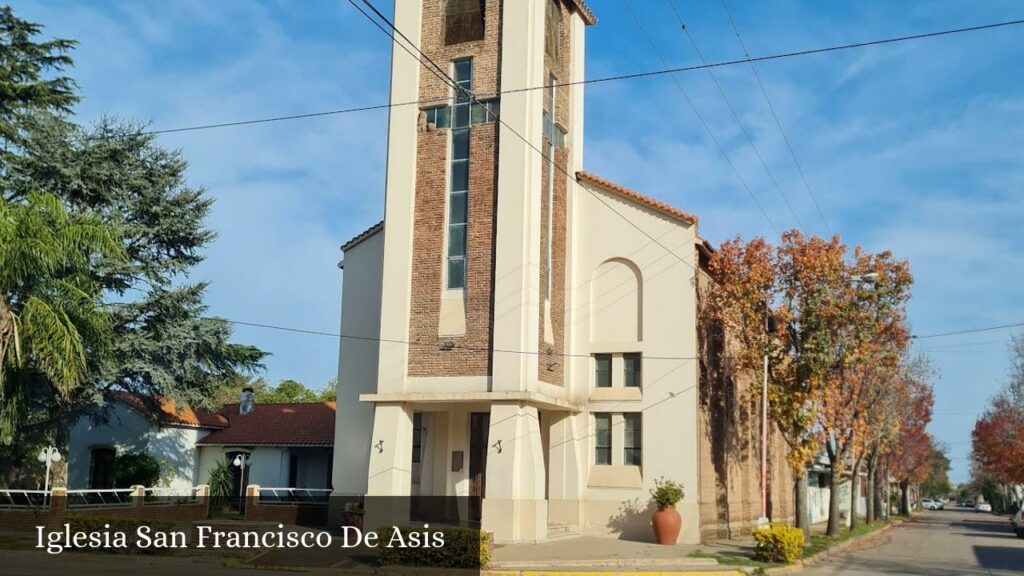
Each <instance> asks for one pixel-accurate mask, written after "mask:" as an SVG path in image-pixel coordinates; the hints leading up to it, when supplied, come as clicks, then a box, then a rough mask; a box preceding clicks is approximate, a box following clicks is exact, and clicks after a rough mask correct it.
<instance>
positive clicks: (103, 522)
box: [64, 514, 175, 554]
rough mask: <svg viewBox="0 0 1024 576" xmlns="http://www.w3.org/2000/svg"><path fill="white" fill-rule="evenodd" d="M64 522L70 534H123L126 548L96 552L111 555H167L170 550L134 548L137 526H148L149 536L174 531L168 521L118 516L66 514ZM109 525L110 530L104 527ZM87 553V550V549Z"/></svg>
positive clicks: (173, 525)
mask: <svg viewBox="0 0 1024 576" xmlns="http://www.w3.org/2000/svg"><path fill="white" fill-rule="evenodd" d="M64 522H65V523H67V524H69V525H70V527H71V531H72V532H101V533H104V532H109V533H111V534H113V533H114V532H124V533H125V534H127V535H128V547H127V548H98V549H96V550H97V551H102V552H109V553H111V554H168V553H171V552H172V550H169V549H165V548H157V547H155V546H150V547H149V548H139V547H137V546H135V544H136V540H135V532H136V530H138V528H139V526H149V527H150V528H151V530H152V531H151V534H152V533H155V532H170V531H173V530H175V524H174V522H171V521H170V520H143V519H137V518H122V517H120V516H93V515H90V514H68V515H67V516H65V517H64ZM107 525H109V526H110V528H107V527H106V526H107ZM87 551H88V549H87Z"/></svg>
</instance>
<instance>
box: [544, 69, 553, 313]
mask: <svg viewBox="0 0 1024 576" xmlns="http://www.w3.org/2000/svg"><path fill="white" fill-rule="evenodd" d="M545 92H546V93H547V101H548V107H547V110H545V111H544V134H545V135H546V136H547V137H548V145H547V156H548V179H547V181H546V182H544V186H545V187H546V188H547V199H548V207H547V208H548V209H547V214H546V216H547V220H548V241H547V245H546V246H545V249H544V271H545V275H546V277H547V282H546V284H545V286H544V300H546V301H550V300H551V286H552V278H551V276H552V274H551V270H552V265H551V260H552V248H551V247H552V246H553V245H554V239H553V238H552V236H553V234H554V231H555V226H554V214H555V210H554V206H555V131H556V130H555V76H554V74H552V75H551V77H549V78H548V86H547V90H545Z"/></svg>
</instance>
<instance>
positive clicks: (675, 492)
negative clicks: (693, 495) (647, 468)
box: [651, 478, 684, 509]
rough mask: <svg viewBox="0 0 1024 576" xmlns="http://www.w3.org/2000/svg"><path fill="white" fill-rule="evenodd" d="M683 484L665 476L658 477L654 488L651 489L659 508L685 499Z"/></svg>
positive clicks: (667, 506) (652, 497)
mask: <svg viewBox="0 0 1024 576" xmlns="http://www.w3.org/2000/svg"><path fill="white" fill-rule="evenodd" d="M683 496H684V493H683V485H682V484H680V483H679V482H673V481H672V480H667V479H665V478H656V479H655V480H654V488H652V489H651V499H653V500H654V503H655V504H657V505H658V508H659V509H661V508H669V507H671V506H675V505H676V504H678V503H679V501H680V500H682V499H683Z"/></svg>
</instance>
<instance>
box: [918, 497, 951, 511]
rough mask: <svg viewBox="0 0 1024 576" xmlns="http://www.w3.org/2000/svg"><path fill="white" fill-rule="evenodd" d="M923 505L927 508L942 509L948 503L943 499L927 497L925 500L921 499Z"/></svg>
mask: <svg viewBox="0 0 1024 576" xmlns="http://www.w3.org/2000/svg"><path fill="white" fill-rule="evenodd" d="M921 507H922V508H924V509H925V510H942V509H944V508H945V507H946V505H945V504H943V503H942V501H941V500H936V499H934V498H925V499H924V500H921Z"/></svg>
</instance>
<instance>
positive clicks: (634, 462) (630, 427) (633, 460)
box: [622, 412, 643, 466]
mask: <svg viewBox="0 0 1024 576" xmlns="http://www.w3.org/2000/svg"><path fill="white" fill-rule="evenodd" d="M642 416H643V415H642V414H640V413H639V412H631V413H627V414H623V415H622V421H623V425H624V428H625V434H624V436H623V439H622V446H623V452H622V463H623V464H625V465H626V466H639V465H640V461H641V456H642V455H643V451H642V445H643V432H642V430H641V426H642V424H641V421H642Z"/></svg>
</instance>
